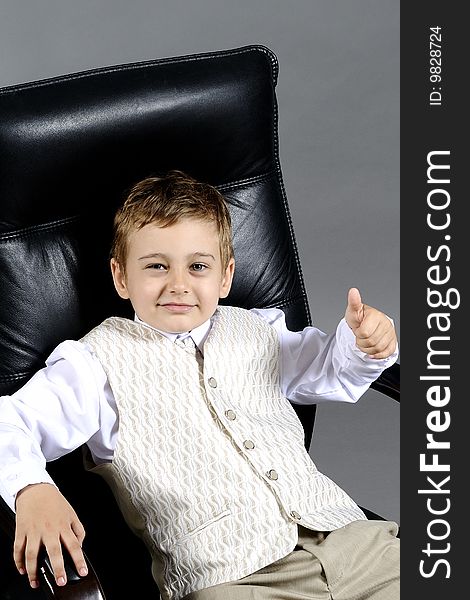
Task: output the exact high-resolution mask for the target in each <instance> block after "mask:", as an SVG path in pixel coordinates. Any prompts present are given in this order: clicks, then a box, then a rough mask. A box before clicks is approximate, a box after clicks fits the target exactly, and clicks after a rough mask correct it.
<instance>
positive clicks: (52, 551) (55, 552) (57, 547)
mask: <svg viewBox="0 0 470 600" xmlns="http://www.w3.org/2000/svg"><path fill="white" fill-rule="evenodd" d="M44 546H45V547H46V552H47V555H48V556H49V560H50V563H51V567H52V571H53V572H54V577H55V580H56V582H57V585H65V584H66V583H67V576H66V574H65V568H64V557H63V556H62V546H61V544H60V541H59V539H58V538H54V539H51V540H44Z"/></svg>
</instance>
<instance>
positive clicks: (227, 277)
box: [219, 258, 235, 298]
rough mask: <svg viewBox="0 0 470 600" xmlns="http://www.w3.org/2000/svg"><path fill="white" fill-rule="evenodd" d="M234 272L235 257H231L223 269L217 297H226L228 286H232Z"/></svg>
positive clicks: (228, 290)
mask: <svg viewBox="0 0 470 600" xmlns="http://www.w3.org/2000/svg"><path fill="white" fill-rule="evenodd" d="M234 272H235V259H234V258H231V259H230V260H229V263H228V265H227V268H226V269H225V273H224V276H223V277H222V282H221V284H220V290H219V298H226V297H227V296H228V295H229V292H230V288H231V287H232V281H233V274H234Z"/></svg>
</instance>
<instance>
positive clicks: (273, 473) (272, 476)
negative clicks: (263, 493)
mask: <svg viewBox="0 0 470 600" xmlns="http://www.w3.org/2000/svg"><path fill="white" fill-rule="evenodd" d="M266 475H267V477H268V479H271V480H272V481H276V479H278V478H279V475H278V474H277V471H275V470H274V469H271V470H270V471H268V472H267V473H266Z"/></svg>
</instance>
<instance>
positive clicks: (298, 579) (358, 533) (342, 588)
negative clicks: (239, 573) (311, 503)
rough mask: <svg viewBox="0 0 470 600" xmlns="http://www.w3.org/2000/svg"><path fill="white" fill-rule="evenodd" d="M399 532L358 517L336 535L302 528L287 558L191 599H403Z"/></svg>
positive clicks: (386, 523)
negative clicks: (397, 535)
mask: <svg viewBox="0 0 470 600" xmlns="http://www.w3.org/2000/svg"><path fill="white" fill-rule="evenodd" d="M397 531H398V526H397V524H396V523H393V522H391V521H354V522H353V523H350V524H349V525H346V526H345V527H341V528H340V529H337V530H335V531H332V532H330V533H323V532H316V531H310V530H308V529H305V528H303V527H299V540H298V543H297V546H296V547H295V549H294V551H293V552H291V553H290V554H288V555H287V556H286V557H284V558H282V559H281V560H278V561H276V562H275V563H273V564H271V565H269V566H267V567H264V568H263V569H260V570H259V571H256V573H253V574H252V575H249V576H248V577H244V578H243V579H239V580H238V581H234V582H230V583H223V584H221V585H215V586H213V587H210V588H207V589H205V590H201V591H199V592H194V593H192V594H190V595H189V596H186V598H185V600H313V599H315V600H366V599H367V600H398V598H399V588H400V583H399V558H400V541H399V539H398V538H397V537H396V534H397Z"/></svg>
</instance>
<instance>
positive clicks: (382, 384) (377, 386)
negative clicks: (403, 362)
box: [370, 363, 400, 402]
mask: <svg viewBox="0 0 470 600" xmlns="http://www.w3.org/2000/svg"><path fill="white" fill-rule="evenodd" d="M370 387H371V388H373V389H374V390H377V391H378V392H381V393H382V394H385V395H386V396H389V397H390V398H393V400H396V401H397V402H400V363H395V364H394V365H392V366H391V367H389V368H388V369H385V371H384V372H383V373H382V374H381V375H380V377H378V378H377V379H376V380H375V381H374V382H373V383H372V384H371V386H370Z"/></svg>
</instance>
